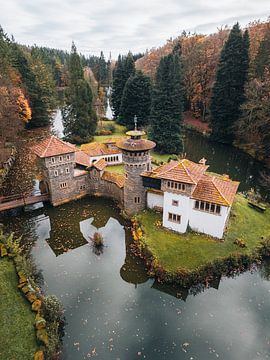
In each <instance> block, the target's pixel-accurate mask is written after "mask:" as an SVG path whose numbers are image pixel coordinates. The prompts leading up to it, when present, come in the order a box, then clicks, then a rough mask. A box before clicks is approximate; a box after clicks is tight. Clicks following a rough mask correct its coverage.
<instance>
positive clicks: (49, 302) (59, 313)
mask: <svg viewBox="0 0 270 360" xmlns="http://www.w3.org/2000/svg"><path fill="white" fill-rule="evenodd" d="M43 311H44V317H45V319H46V320H48V321H50V322H53V321H58V322H61V321H63V314H64V312H63V306H62V304H61V302H60V301H59V300H58V299H57V297H56V296H55V295H48V296H45V297H44V300H43Z"/></svg>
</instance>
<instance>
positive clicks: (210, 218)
mask: <svg viewBox="0 0 270 360" xmlns="http://www.w3.org/2000/svg"><path fill="white" fill-rule="evenodd" d="M194 205H195V200H194V199H190V212H189V226H190V227H191V229H192V230H194V231H197V232H201V233H204V234H208V235H211V236H214V237H217V238H219V239H221V238H222V237H223V232H224V229H225V225H226V221H227V218H228V216H229V214H230V209H231V208H230V207H227V206H221V208H220V214H212V213H208V212H204V211H201V210H196V209H194Z"/></svg>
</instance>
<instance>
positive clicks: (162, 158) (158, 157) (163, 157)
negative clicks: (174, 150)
mask: <svg viewBox="0 0 270 360" xmlns="http://www.w3.org/2000/svg"><path fill="white" fill-rule="evenodd" d="M151 156H152V159H153V160H156V161H163V162H164V163H166V162H167V161H168V159H169V157H170V156H172V155H171V154H159V153H157V152H155V151H151Z"/></svg>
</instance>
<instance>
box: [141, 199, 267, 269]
mask: <svg viewBox="0 0 270 360" xmlns="http://www.w3.org/2000/svg"><path fill="white" fill-rule="evenodd" d="M137 219H138V221H139V224H140V226H141V229H142V232H143V237H142V240H141V242H142V243H143V246H145V248H146V249H147V251H148V252H150V254H152V256H153V258H154V259H156V261H157V263H158V265H159V266H161V267H162V268H163V269H164V270H165V271H166V272H168V273H179V272H182V273H192V272H196V271H199V270H200V269H202V268H203V267H205V266H207V265H209V264H213V263H214V262H215V261H219V260H220V261H222V260H224V259H226V258H231V257H233V256H235V257H239V256H241V255H243V256H253V255H254V254H255V253H256V249H257V247H258V245H260V243H261V242H262V240H263V239H266V238H270V210H269V209H267V210H266V212H265V213H260V212H258V211H256V210H254V209H252V208H250V207H249V206H248V203H247V199H245V198H244V197H243V196H241V195H237V196H236V199H235V202H234V205H233V208H232V212H231V216H230V221H229V225H228V229H227V232H226V235H225V239H224V241H218V240H215V239H213V238H211V237H209V236H207V235H204V234H197V233H194V232H188V233H186V234H177V233H174V232H171V231H169V230H166V229H164V228H162V227H161V226H160V222H161V214H158V213H155V212H153V211H145V212H143V213H141V214H139V215H138V217H137ZM236 239H241V240H243V241H244V242H245V245H246V247H244V248H242V247H239V245H236V244H235V243H234V242H235V240H236Z"/></svg>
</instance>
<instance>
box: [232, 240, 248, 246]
mask: <svg viewBox="0 0 270 360" xmlns="http://www.w3.org/2000/svg"><path fill="white" fill-rule="evenodd" d="M234 244H235V245H237V246H239V247H240V248H245V247H247V245H246V243H245V241H244V240H243V239H236V240H234Z"/></svg>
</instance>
